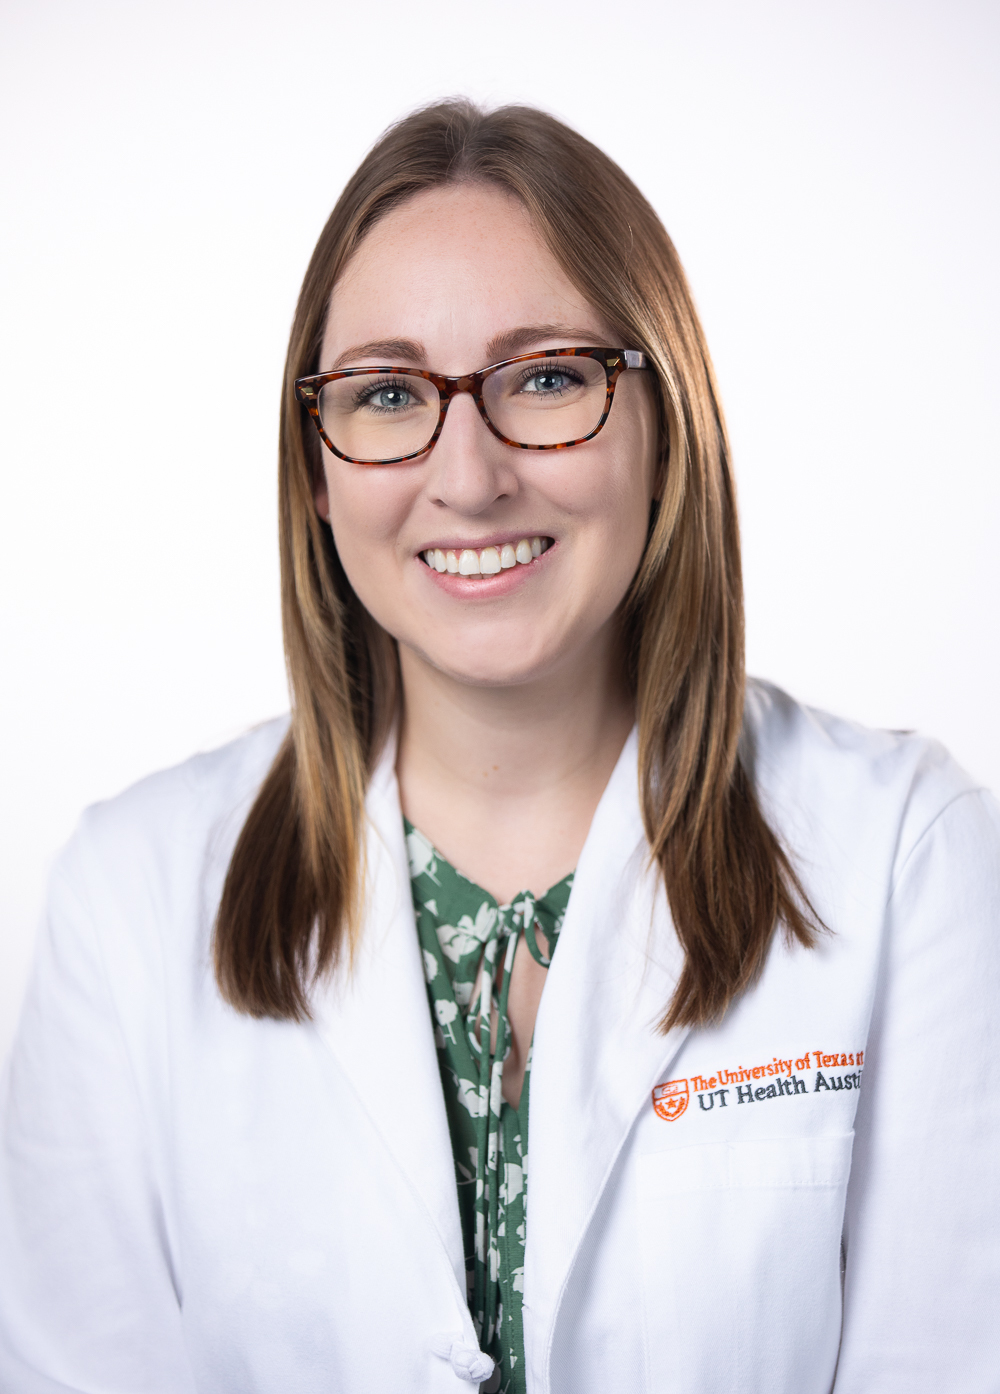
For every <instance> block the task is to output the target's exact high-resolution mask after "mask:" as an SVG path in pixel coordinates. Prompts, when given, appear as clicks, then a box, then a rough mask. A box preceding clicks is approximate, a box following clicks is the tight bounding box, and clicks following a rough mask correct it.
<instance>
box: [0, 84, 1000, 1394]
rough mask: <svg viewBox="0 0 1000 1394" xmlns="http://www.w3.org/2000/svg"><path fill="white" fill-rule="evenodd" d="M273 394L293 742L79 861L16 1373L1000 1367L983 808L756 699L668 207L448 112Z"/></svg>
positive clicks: (240, 1377) (514, 1375)
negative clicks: (659, 214)
mask: <svg viewBox="0 0 1000 1394" xmlns="http://www.w3.org/2000/svg"><path fill="white" fill-rule="evenodd" d="M282 413H283V414H282V428H281V485H280V499H281V541H282V562H283V599H284V623H285V636H286V646H287V653H288V664H289V672H290V676H291V684H292V689H293V694H294V703H293V712H292V717H291V722H290V724H287V723H284V722H276V723H273V724H271V725H269V726H266V727H263V728H261V729H260V730H258V731H256V732H254V733H251V734H250V735H249V736H247V737H245V738H244V739H243V740H241V741H238V742H236V743H235V744H234V745H232V746H229V747H227V748H226V749H224V750H222V751H219V752H217V753H215V754H213V755H209V756H202V757H199V758H197V759H196V760H193V761H191V762H189V763H188V764H187V765H184V766H182V767H180V769H178V770H174V771H171V772H168V773H166V774H163V775H159V776H155V777H154V778H152V779H151V780H147V781H145V782H144V783H143V784H140V785H139V786H137V787H136V788H135V789H133V790H131V791H130V792H128V793H126V794H125V795H123V796H122V797H121V798H119V799H116V800H114V801H112V802H111V803H110V804H107V805H104V806H101V807H99V808H96V809H93V810H91V811H90V812H89V813H88V814H87V815H86V817H85V818H84V821H83V824H82V827H81V829H80V831H79V833H78V835H77V837H76V838H75V839H74V841H73V842H72V843H71V845H70V847H69V848H68V849H67V851H66V853H65V854H64V856H63V859H62V861H61V863H60V866H59V867H58V868H57V871H56V873H55V876H54V879H53V885H52V891H51V900H50V911H49V917H48V924H47V929H46V933H45V935H44V936H43V939H42V942H41V947H40V950H39V958H38V964H37V967H36V971H35V977H34V982H33V987H32V989H31V992H30V995H29V998H28V1003H27V1006H26V1009H25V1015H24V1019H23V1022H22V1025H21V1029H20V1034H19V1038H18V1043H17V1045H16V1048H15V1052H14V1056H13V1061H12V1065H11V1069H10V1074H9V1081H8V1086H7V1089H8V1094H7V1103H6V1120H7V1121H6V1131H5V1142H4V1147H5V1151H4V1163H3V1172H2V1189H0V1229H2V1236H3V1239H2V1243H3V1253H4V1255H5V1258H4V1270H3V1275H2V1277H0V1351H2V1356H0V1385H2V1387H3V1388H4V1389H8V1388H9V1389H11V1390H18V1391H20V1390H25V1391H29V1390H30V1391H55V1390H57V1389H58V1390H69V1389H72V1390H79V1391H83V1390H87V1391H92V1390H93V1391H96V1390H100V1391H102V1394H103V1391H112V1390H113V1391H126V1390H127V1391H134V1390H138V1389H143V1390H150V1391H157V1392H158V1394H159V1391H163V1392H164V1394H166V1391H170V1394H176V1391H187V1390H198V1391H212V1392H213V1394H215V1391H219V1394H221V1391H235V1390H237V1389H239V1390H244V1389H246V1390H256V1391H276V1392H277V1391H282V1394H284V1391H287V1390H292V1389H294V1390H301V1391H314V1390H315V1391H320V1390H323V1391H329V1390H344V1391H352V1392H353V1391H369V1390H371V1391H381V1390H411V1389H412V1390H440V1391H446V1390H461V1389H468V1388H469V1387H470V1385H471V1386H473V1387H474V1386H476V1385H479V1386H480V1387H482V1388H485V1389H490V1390H493V1389H498V1388H499V1389H503V1390H511V1391H524V1390H529V1391H532V1394H536V1391H546V1390H550V1389H551V1390H553V1391H563V1390H566V1391H570V1390H572V1391H574V1394H580V1391H594V1392H595V1394H597V1392H598V1391H600V1392H601V1394H603V1392H604V1391H607V1390H612V1389H613V1390H657V1391H658V1390H671V1391H674V1390H676V1391H684V1394H690V1392H691V1391H713V1394H715V1392H716V1391H718V1394H723V1392H725V1394H730V1391H733V1390H737V1389H739V1390H741V1391H742V1390H760V1391H765V1390H766V1391H768V1394H775V1391H788V1394H811V1392H812V1391H816V1394H820V1392H822V1394H827V1391H829V1390H831V1389H835V1390H836V1391H838V1394H842V1392H843V1391H873V1390H876V1389H877V1390H879V1391H880V1392H881V1391H889V1390H900V1391H903V1390H905V1391H907V1394H913V1391H920V1390H926V1391H931V1390H933V1391H935V1394H937V1392H938V1391H940V1390H942V1389H948V1390H962V1391H973V1390H976V1391H979V1390H986V1389H987V1388H993V1387H994V1376H995V1359H994V1357H995V1347H994V1345H993V1338H992V1336H991V1330H992V1326H991V1323H992V1320H993V1312H994V1310H995V1301H996V1297H997V1270H998V1247H997V1242H996V1239H997V1235H996V1206H997V1199H996V1194H997V1193H996V1187H995V1185H993V1186H992V1187H991V1186H990V1180H991V1177H994V1176H995V1162H994V1161H993V1157H994V1156H995V1151H994V1150H993V1149H994V1148H995V1145H996V1141H997V1132H998V1128H997V1109H996V1104H995V1103H994V1101H993V1096H992V1090H991V1087H990V1080H989V1069H990V1062H991V1059H992V1053H993V1052H994V1051H995V1048H996V1045H997V1039H996V1038H997V1028H996V1024H995V1012H994V1011H993V1010H992V1005H993V1001H994V1000H995V998H994V995H993V994H995V991H996V987H997V983H998V977H1000V973H998V967H1000V964H998V948H997V936H996V935H995V933H994V932H993V931H994V929H995V926H996V923H997V914H998V906H1000V892H998V886H997V875H996V868H997V849H998V827H1000V820H998V814H997V810H996V806H995V805H994V804H993V803H992V802H991V801H990V799H989V798H988V796H986V795H985V794H984V793H983V792H982V791H980V790H978V789H976V788H975V786H974V785H973V784H972V782H971V781H970V780H969V779H968V778H967V777H966V776H965V775H964V774H963V773H962V772H961V771H960V770H958V769H957V768H956V767H955V766H954V765H953V764H952V763H951V761H950V760H949V759H948V757H947V756H946V755H945V754H944V753H943V752H942V751H941V750H940V748H939V747H936V746H934V745H932V744H929V743H928V742H926V741H923V740H918V739H915V738H913V737H910V736H902V735H899V734H890V733H884V732H868V731H864V730H861V729H859V728H857V727H854V726H849V725H847V724H845V723H843V722H839V721H835V720H833V719H832V718H829V717H825V716H822V715H820V714H817V713H815V712H811V711H807V710H806V709H804V708H802V707H800V706H798V705H796V704H795V703H794V702H792V701H791V700H790V699H789V698H787V697H786V696H784V695H783V694H782V693H780V692H778V691H776V690H775V689H773V688H770V687H767V686H765V685H763V684H759V683H751V684H748V685H747V684H745V682H744V673H743V626H742V606H741V589H740V568H739V543H738V534H737V524H736V514H735V507H734V500H733V489H732V480H731V476H730V473H729V464H728V455H727V446H726V440H725V433H724V429H723V425H722V417H721V412H720V409H719V406H718V402H717V397H716V393H715V387H714V383H713V378H712V372H711V367H710V364H709V359H708V354H707V351H706V349H705V346H704V342H703V339H702V335H701V331H700V328H699V326H698V322H697V318H696V315H695V312H694V309H693V306H692V302H691V299H690V295H689V292H688V290H687V287H686V284H685V281H684V277H683V273H682V271H681V268H680V266H679V263H678V261H677V258H676V255H675V253H674V250H673V248H672V246H671V244H670V242H669V240H668V238H667V236H666V233H665V232H664V231H663V229H662V227H661V225H660V223H659V222H658V220H657V218H656V216H655V214H654V213H653V212H652V210H651V209H650V207H649V206H648V204H646V202H645V201H644V200H643V198H642V197H641V195H640V194H639V193H638V191H637V190H636V189H635V188H634V187H633V185H632V184H631V183H630V181H629V180H628V179H627V178H626V177H625V176H624V174H623V173H622V172H621V171H620V170H619V169H618V168H617V167H616V166H615V165H614V164H612V163H611V162H610V161H609V160H608V159H607V158H606V157H605V156H604V155H602V154H601V153H600V151H598V150H597V149H596V148H595V147H593V146H592V145H590V144H589V143H588V142H586V141H584V140H583V139H581V138H580V137H579V136H577V135H575V134H574V133H573V132H571V131H569V130H567V129H566V128H565V127H564V126H562V125H560V124H559V123H558V122H556V121H554V120H553V119H552V118H550V117H547V116H545V115H543V114H541V113H539V112H536V111H531V110H528V109H524V108H507V109H504V110H501V111H498V112H494V113H492V114H483V113H481V112H479V111H478V110H476V109H475V108H473V107H471V106H469V105H467V104H464V103H446V104H443V105H439V106H435V107H431V108H429V109H427V110H425V111H421V112H418V113H416V114H415V115H413V116H411V117H409V118H407V119H406V120H405V121H403V122H401V123H400V124H399V125H398V126H396V127H394V128H393V129H392V130H390V131H389V132H388V133H387V134H386V135H385V136H384V137H383V138H382V140H381V141H380V142H379V143H378V145H376V146H375V148H374V149H373V151H372V152H371V153H370V154H369V156H368V157H367V158H366V159H365V161H364V162H363V163H362V165H361V167H360V169H359V170H358V172H357V173H356V174H355V176H354V177H353V179H352V180H351V182H350V183H349V184H348V186H347V188H346V190H345V191H344V193H343V195H342V196H341V199H340V201H339V202H338V204H337V207H336V208H335V210H334V212H333V214H332V216H331V219H330V221H329V223H328V225H327V227H326V229H325V230H324V232H323V235H322V237H321V238H320V242H319V244H318V246H317V249H316V252H315V254H314V256H313V259H312V262H311V264H310V267H309V270H308V272H307V274H306V279H305V283H304V286H303V290H302V294H301V297H300V301H299V306H298V310H297V313H296V318H295V323H294V325H293V329H292V336H291V345H290V349H289V355H288V364H287V371H286V380H285V390H284V396H283V399H282ZM862 1081H863V1082H862ZM529 1099H530V1111H529ZM529 1138H530V1167H529V1164H528V1162H529ZM529 1198H530V1199H529Z"/></svg>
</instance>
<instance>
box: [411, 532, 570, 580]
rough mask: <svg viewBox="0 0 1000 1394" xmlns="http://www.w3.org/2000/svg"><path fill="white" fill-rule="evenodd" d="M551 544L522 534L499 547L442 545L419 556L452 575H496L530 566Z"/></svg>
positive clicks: (435, 567) (437, 568)
mask: <svg viewBox="0 0 1000 1394" xmlns="http://www.w3.org/2000/svg"><path fill="white" fill-rule="evenodd" d="M550 545H551V544H550V542H549V541H548V539H547V538H541V537H522V538H520V540H519V541H518V542H516V543H514V542H505V543H504V544H503V546H502V547H484V548H483V549H482V550H481V551H473V549H472V548H471V547H465V548H463V549H461V550H460V551H457V552H455V551H447V552H446V551H445V550H444V549H443V548H441V547H430V548H428V550H427V551H426V552H421V554H420V555H421V556H422V557H423V559H424V561H425V562H426V563H427V565H428V566H429V567H430V568H431V570H432V571H438V572H444V571H448V572H450V573H451V575H452V576H495V575H496V574H497V573H498V572H499V571H510V570H511V569H512V568H513V567H515V566H530V565H531V563H532V562H533V561H534V560H535V558H536V557H540V556H541V555H542V553H543V552H547V551H548V550H549V547H550Z"/></svg>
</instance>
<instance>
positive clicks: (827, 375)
mask: <svg viewBox="0 0 1000 1394" xmlns="http://www.w3.org/2000/svg"><path fill="white" fill-rule="evenodd" d="M998 38H1000V7H998V6H997V4H996V3H975V2H974V0H934V3H928V0H827V3H823V4H820V3H818V0H787V2H786V0H686V3H678V0H659V2H658V3H650V2H649V0H632V3H630V4H628V5H621V6H617V7H615V6H608V5H607V4H604V3H601V4H598V3H595V0H559V2H558V3H555V4H551V3H539V0H530V3H525V0H506V3H493V4H489V5H486V4H475V5H454V4H452V5H447V6H444V7H442V6H439V5H434V4H432V3H427V4H424V5H420V4H418V3H414V0H407V3H405V4H404V3H401V2H400V0H377V2H374V3H373V2H371V0H353V3H350V4H345V3H341V2H340V0H325V3H315V2H314V3H311V4H308V5H306V4H302V3H299V2H298V0H197V3H192V0H170V3H169V4H168V3H166V0H149V2H148V3H143V4H137V3H135V0H127V2H125V3H122V2H120V0H119V3H114V2H113V0H87V3H86V4H80V3H78V2H77V0H6V3H5V5H4V7H3V10H2V13H0V65H2V67H0V121H2V130H3V132H4V136H3V156H2V159H3V165H2V171H0V188H2V191H3V202H4V205H5V212H4V215H3V218H2V221H0V274H2V277H3V284H4V302H3V312H2V316H0V335H2V346H0V354H2V358H0V394H2V428H0V429H2V436H0V439H2V448H3V466H2V497H0V529H2V532H0V568H2V598H0V626H2V632H0V643H2V649H0V652H2V654H3V658H4V669H3V683H2V687H0V693H2V696H0V701H2V703H3V718H4V720H3V728H2V729H3V748H2V756H0V758H2V767H0V858H2V899H0V926H2V933H0V954H2V971H0V1052H2V1050H3V1049H4V1048H5V1046H6V1043H7V1040H8V1038H9V1034H10V1031H11V1030H12V1027H13V1022H14V1018H15V1015H16V1008H17V1002H18V1000H19V997H20V994H21V991H22V986H23V979H24V973H25V971H26V967H27V961H28V955H29V952H30V943H31V938H32V934H33V930H34V925H35V922H36V920H37V916H38V911H39V907H40V904H41V899H42V891H43V884H44V875H45V869H46V866H47V864H48V862H49V861H50V860H51V857H52V855H53V852H54V851H55V850H56V848H57V847H58V846H59V845H60V844H61V843H62V842H63V841H64V840H65V838H66V837H67V836H68V834H69V832H70V831H71V829H72V826H73V824H74V822H75V820H76V818H77V816H78V813H79V811H80V809H81V808H82V807H83V806H84V805H85V804H87V803H89V802H91V801H92V800H94V799H99V798H103V797H106V796H108V795H110V794H113V793H114V792H116V791H117V790H118V789H120V788H122V787H123V786H124V785H126V784H127V783H129V782H131V781H132V780H134V779H136V778H138V777H139V776H140V775H142V774H143V773H145V772H147V771H148V770H151V769H154V768H156V767H158V766H162V765H164V764H167V763H170V762H173V761H176V760H179V759H182V758H183V757H184V756H185V755H187V754H188V753H190V752H191V751H193V750H195V749H198V748H205V747H207V746H210V745H212V744H214V743H217V742H219V741H221V740H223V739H226V738H227V737H228V736H230V735H232V734H235V733H237V732H238V731H240V730H242V729H243V728H245V727H246V726H248V725H250V724H252V723H254V722H256V721H258V720H260V719H262V718H265V717H267V716H269V715H271V714H273V713H275V712H277V711H279V710H281V709H283V708H284V706H285V704H286V697H285V688H284V673H283V665H282V656H281V641H280V631H279V616H278V600H277V561H276V545H275V486H274V457H275V436H276V420H277V400H278V385H279V379H280V372H281V363H282V359H283V354H284V341H285V337H286V334H287V330H288V326H289V323H290V318H291V313H292V308H293V304H294V300H295V296H296V293H297V290H298V284H299V281H300V278H301V275H302V273H303V271H304V268H305V265H306V261H307V258H308V256H309V253H310V251H311V248H312V245H313V243H314V241H315V239H316V236H317V235H318V233H319V230H320V227H321V225H322V223H323V221H324V219H325V217H326V215H327V213H328V211H329V209H330V207H331V206H332V204H333V202H334V199H335V198H336V196H337V193H338V192H339V189H340V187H341V185H342V183H343V181H344V180H345V178H346V177H347V176H348V174H349V173H350V172H351V170H352V169H353V167H354V166H355V164H356V163H357V161H358V160H359V158H360V157H361V155H362V154H363V153H364V151H365V149H366V148H367V147H368V146H369V145H370V144H371V142H372V141H373V140H374V139H375V137H376V136H377V135H378V133H379V131H380V130H381V129H382V128H383V127H384V126H385V125H386V124H388V123H389V122H390V121H391V120H393V119H395V118H396V117H398V116H400V115H402V114H403V113H405V112H406V111H408V110H409V109H410V108H412V107H413V106H415V105H417V104H418V103H420V102H424V101H428V100H431V99H433V98H435V97H439V96H444V95H450V94H455V93H465V94H468V95H469V96H472V97H474V98H477V99H481V100H485V101H487V102H490V103H498V102H501V101H510V100H526V101H529V102H533V103H535V104H538V105H542V106H545V107H546V108H548V109H549V110H551V111H553V112H554V113H555V114H557V115H558V116H561V117H563V118H564V119H566V120H568V121H569V122H570V123H571V124H573V125H575V126H577V127H578V128H579V129H580V130H582V131H583V132H584V134H586V135H587V136H589V137H590V138H591V139H593V140H595V141H596V142H597V143H598V144H600V145H601V146H603V147H604V149H606V150H607V151H608V152H609V153H610V154H611V155H612V156H614V158H615V159H617V160H618V161H619V162H620V163H621V164H622V165H623V166H624V167H625V169H626V170H627V171H628V172H629V173H630V174H631V175H632V176H633V177H634V178H635V179H636V181H637V182H638V183H639V185H640V187H641V188H642V189H643V190H644V191H645V192H646V194H647V195H648V196H649V197H650V198H651V199H652V201H653V203H654V205H655V206H656V207H657V208H658V209H659V211H660V212H661V214H662V216H663V218H664V220H665V222H666V224H667V227H668V228H669V230H670V231H671V233H672V235H673V237H674V240H675V241H676V243H677V245H678V248H679V250H680V253H681V256H682V258H683V259H684V261H685V264H686V266H687V269H688V272H689V275H690V277H691V281H692V283H693V287H694V292H695V296H696V299H697V301H698V303H699V306H700V309H701V312H702V315H703V318H704V321H705V325H706V330H707V333H708V338H709V343H710V344H711V345H712V348H713V353H714V357H715V361H716V367H717V369H718V373H719V377H720V380H721V385H722V392H723V398H724V401H725V403H726V407H727V412H728V418H729V423H730V427H731V430H732V436H733V442H734V446H735V452H736V464H737V477H738V482H739V487H740V499H741V509H742V516H743V526H744V541H745V556H746V579H747V597H748V623H749V663H750V669H751V671H752V672H758V673H761V674H763V675H766V676H769V677H771V678H773V679H775V680H777V681H779V682H781V683H782V684H784V685H785V686H787V687H788V688H789V689H790V690H791V691H793V692H794V693H795V694H796V695H799V696H801V697H803V698H805V699H807V700H809V701H812V702H815V703H817V704H820V705H823V706H825V707H827V708H832V709H834V710H837V711H839V712H842V713H845V714H847V715H851V716H854V717H856V718H858V719H859V720H862V721H865V722H867V723H871V724H876V725H885V726H893V727H918V728H921V729H923V730H926V731H929V732H931V733H933V734H935V735H938V736H939V737H941V738H942V739H943V740H945V741H946V743H947V744H948V745H949V746H950V747H951V749H952V750H953V751H954V753H955V754H956V755H957V756H958V757H959V759H960V760H961V761H962V762H963V763H964V764H965V765H966V766H967V767H968V768H969V769H971V770H972V771H973V772H974V773H975V774H976V775H977V776H979V777H981V778H982V779H983V780H984V781H985V782H987V783H989V784H992V785H994V786H1000V732H998V726H997V722H996V720H995V715H994V709H995V706H996V700H997V687H998V681H997V680H998V676H1000V672H998V668H1000V664H998V645H997V634H996V619H995V616H996V609H997V598H998V579H1000V577H998V572H1000V548H998V546H997V540H996V539H997V528H998V512H1000V509H998V504H1000V470H998V450H997V444H996V441H997V424H998V422H997V416H998V407H997V390H996V383H997V369H998V366H1000V365H998V358H1000V353H998V342H997V332H996V325H997V322H998V317H1000V293H998V271H997V265H998V256H997V248H998V247H1000V227H998V222H1000V219H998V216H997V213H998V208H997V200H998V195H997V187H998V186H997V169H996V151H997V149H998V134H1000V132H998V120H997V116H998V96H997V68H998V64H997V53H998V46H997V41H998Z"/></svg>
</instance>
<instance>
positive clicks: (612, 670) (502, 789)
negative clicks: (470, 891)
mask: <svg viewBox="0 0 1000 1394" xmlns="http://www.w3.org/2000/svg"><path fill="white" fill-rule="evenodd" d="M400 666H401V670H402V678H403V720H402V725H401V730H400V744H399V756H398V761H397V771H398V774H399V783H400V795H401V799H402V803H403V810H404V812H405V813H406V815H407V817H408V818H409V819H410V821H411V822H412V823H414V824H415V825H416V826H417V827H418V828H420V830H421V832H423V833H424V834H425V835H426V836H427V837H428V838H430V840H431V841H432V842H433V843H434V844H435V846H437V848H438V850H439V851H440V852H441V853H442V854H443V855H444V856H445V857H447V858H448V860H449V861H450V862H452V863H453V864H454V865H455V866H457V867H458V869H459V870H461V871H462V872H463V873H464V874H465V875H467V876H469V877H470V878H471V879H473V880H475V881H477V882H478V883H479V884H480V885H482V886H484V887H485V888H486V889H488V890H490V891H491V892H492V894H494V895H495V896H497V898H498V899H500V900H507V899H509V898H510V897H511V896H512V895H513V894H515V893H516V892H517V891H518V890H523V889H529V890H532V891H533V892H534V893H535V894H536V895H541V894H544V892H545V891H546V890H547V889H548V888H549V886H551V885H553V884H554V883H555V882H556V881H557V880H559V879H560V878H561V877H562V876H564V875H565V874H566V873H567V872H568V871H571V870H572V869H573V867H574V866H575V865H576V861H577V858H578V857H579V854H580V850H581V848H582V846H583V842H584V840H585V838H586V835H587V832H588V830H589V827H590V822H591V819H592V817H593V814H594V810H595V808H596V807H597V803H598V801H599V799H600V797H601V794H602V793H603V791H604V787H605V785H606V784H607V781H608V779H609V777H610V775H611V771H612V770H613V769H614V766H615V763H616V761H617V759H618V756H619V755H620V753H621V749H622V746H623V745H624V743H625V740H626V738H627V736H628V733H629V730H630V729H631V726H632V722H633V719H634V716H633V702H632V700H631V697H630V695H629V693H628V691H627V688H626V685H625V680H624V666H625V665H624V662H623V654H622V652H621V642H620V638H619V636H618V632H617V630H612V629H611V627H610V626H609V627H608V632H607V634H602V635H601V636H599V637H598V640H597V641H595V643H592V644H590V645H588V646H587V650H586V652H585V653H580V654H578V655H575V656H572V657H570V658H569V659H568V660H567V661H565V662H564V663H563V664H562V665H561V666H560V667H559V668H558V669H557V670H555V671H553V672H550V673H547V674H546V675H545V676H544V677H540V678H536V679H534V680H532V681H530V682H525V683H519V684H517V685H514V686H508V687H485V686H472V685H470V684H468V683H463V682H459V681H456V680H455V679H454V678H451V677H450V676H448V675H447V674H444V673H441V672H440V671H439V670H437V669H435V668H432V667H431V666H430V665H429V664H428V663H427V662H426V660H424V659H423V658H421V657H420V656H418V655H417V654H415V653H414V652H413V651H412V650H410V649H406V648H403V647H402V646H401V648H400Z"/></svg>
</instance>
